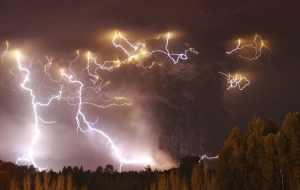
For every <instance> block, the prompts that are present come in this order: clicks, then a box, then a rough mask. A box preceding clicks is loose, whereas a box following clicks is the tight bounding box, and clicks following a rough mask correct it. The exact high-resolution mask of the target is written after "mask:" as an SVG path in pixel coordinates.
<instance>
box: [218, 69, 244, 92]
mask: <svg viewBox="0 0 300 190" xmlns="http://www.w3.org/2000/svg"><path fill="white" fill-rule="evenodd" d="M218 73H220V74H222V75H224V76H225V77H226V78H227V83H229V84H230V85H229V87H228V88H227V90H229V89H231V88H235V87H238V88H239V89H240V90H243V89H244V88H245V87H246V86H248V85H249V84H250V81H249V80H248V79H247V78H246V77H242V76H241V75H240V77H238V75H237V74H236V75H235V76H233V75H230V73H229V74H228V75H226V74H225V73H222V72H218ZM243 80H245V81H246V83H245V84H244V85H241V82H242V81H243Z"/></svg>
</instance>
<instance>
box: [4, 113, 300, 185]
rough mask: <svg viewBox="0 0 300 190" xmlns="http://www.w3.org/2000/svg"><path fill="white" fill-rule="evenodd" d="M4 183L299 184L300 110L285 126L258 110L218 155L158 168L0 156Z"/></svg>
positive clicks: (189, 159) (290, 117)
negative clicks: (27, 161)
mask: <svg viewBox="0 0 300 190" xmlns="http://www.w3.org/2000/svg"><path fill="white" fill-rule="evenodd" d="M0 189H11V190H21V189H22V190H34V189H35V190H54V189H55V190H86V189H92V190H94V189H99V190H101V189H103V190H110V189H111V190H115V189H118V190H119V189H122V190H131V189H136V190H190V189H191V190H227V189H228V190H229V189H237V190H238V189H245V190H254V189H255V190H260V189H262V190H277V189H278V190H284V189H285V190H289V189H290V190H296V189H300V114H299V113H298V112H296V113H293V114H292V113H288V114H287V115H286V117H285V120H284V121H283V124H282V127H281V128H279V127H278V125H277V124H276V123H275V122H274V121H273V120H272V119H270V120H268V121H267V122H264V121H263V120H262V119H261V118H259V117H256V116H254V117H253V119H252V120H251V121H250V122H249V123H248V131H247V134H245V135H243V134H242V131H241V129H240V128H239V127H237V126H236V127H234V128H233V129H232V132H231V135H230V136H229V137H228V139H227V140H226V141H225V142H224V146H223V148H222V149H221V151H220V153H219V156H218V158H217V166H216V168H215V169H209V167H208V164H207V161H206V160H205V159H204V160H201V159H200V157H196V156H191V155H187V156H185V157H183V158H182V159H181V160H180V165H179V167H178V168H172V169H169V170H164V171H158V170H156V169H155V170H152V168H151V166H149V165H148V166H147V167H145V170H143V171H128V172H121V173H119V172H117V171H114V168H113V166H112V165H106V167H105V168H103V167H101V166H98V168H97V169H96V170H95V171H90V170H87V171H84V169H83V168H82V167H80V168H79V167H77V166H75V167H71V166H68V167H64V168H63V169H62V171H60V172H54V171H52V170H50V171H42V172H39V171H38V170H37V169H36V168H34V167H33V165H31V166H18V165H16V164H14V163H11V162H3V161H1V160H0Z"/></svg>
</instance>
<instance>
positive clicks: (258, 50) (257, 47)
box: [226, 34, 272, 64]
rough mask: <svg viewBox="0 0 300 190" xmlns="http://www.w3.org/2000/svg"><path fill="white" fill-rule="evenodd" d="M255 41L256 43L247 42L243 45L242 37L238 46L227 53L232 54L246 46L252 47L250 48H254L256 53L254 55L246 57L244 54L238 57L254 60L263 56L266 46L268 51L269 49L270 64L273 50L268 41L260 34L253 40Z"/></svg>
mask: <svg viewBox="0 0 300 190" xmlns="http://www.w3.org/2000/svg"><path fill="white" fill-rule="evenodd" d="M258 42H260V44H261V45H259V43H258ZM253 43H254V44H246V45H242V46H241V39H239V42H238V45H237V46H236V48H234V49H233V50H231V51H228V52H226V53H227V54H232V53H233V52H235V53H236V52H237V51H238V50H242V49H245V48H250V49H252V50H254V52H255V54H254V56H253V57H245V56H242V55H238V56H237V58H242V59H246V60H249V61H252V60H256V59H258V58H259V57H260V56H261V54H262V48H263V47H264V48H266V49H268V51H269V60H268V64H269V62H270V58H271V53H272V51H271V49H270V48H269V47H268V46H267V45H266V44H267V43H268V42H267V41H265V40H263V39H262V38H261V37H260V36H259V35H257V34H256V35H255V38H254V40H253Z"/></svg>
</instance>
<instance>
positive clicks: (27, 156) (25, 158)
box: [16, 52, 61, 171]
mask: <svg viewBox="0 0 300 190" xmlns="http://www.w3.org/2000/svg"><path fill="white" fill-rule="evenodd" d="M19 57H20V56H19V52H17V63H18V68H19V70H20V71H21V72H25V76H24V80H23V82H22V84H21V87H22V88H23V89H24V90H26V91H29V93H30V96H31V104H32V108H33V112H34V120H35V123H34V132H35V135H34V137H33V140H32V142H31V145H30V148H29V153H28V154H25V155H23V156H22V157H20V158H18V159H17V161H16V164H18V162H19V161H28V162H31V163H32V164H33V165H34V167H36V168H38V169H39V170H40V171H41V170H43V169H45V168H40V167H38V166H37V165H36V163H35V161H34V159H33V156H32V155H33V145H34V144H35V142H36V140H37V138H38V137H39V134H40V131H39V126H38V122H39V121H41V122H43V123H45V124H49V123H54V122H46V121H44V120H43V119H42V118H41V117H40V116H38V113H37V106H48V105H50V103H51V101H52V100H54V99H58V98H59V97H60V96H61V92H60V93H59V95H57V96H53V97H52V98H50V99H49V101H48V102H47V103H45V104H43V103H40V102H36V101H35V100H36V97H35V95H34V94H33V90H32V89H31V88H29V87H27V86H26V83H27V82H28V81H29V75H30V71H29V70H28V69H27V68H25V67H23V66H22V64H21V62H20V58H19Z"/></svg>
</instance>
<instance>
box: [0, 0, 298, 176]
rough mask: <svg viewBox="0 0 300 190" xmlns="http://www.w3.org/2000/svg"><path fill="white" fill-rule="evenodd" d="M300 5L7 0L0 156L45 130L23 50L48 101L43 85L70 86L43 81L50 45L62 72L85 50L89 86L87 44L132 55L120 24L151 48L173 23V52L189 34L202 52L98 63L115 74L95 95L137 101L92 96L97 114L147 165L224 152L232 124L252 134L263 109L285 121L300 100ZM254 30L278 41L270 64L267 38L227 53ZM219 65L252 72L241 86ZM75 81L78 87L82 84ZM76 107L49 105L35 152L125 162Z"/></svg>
mask: <svg viewBox="0 0 300 190" xmlns="http://www.w3.org/2000/svg"><path fill="white" fill-rule="evenodd" d="M299 6H300V3H298V1H271V0H266V1H259V0H254V1H247V2H244V1H238V0H230V1H222V0H201V1H174V0H173V1H133V0H132V1H113V0H110V1H107V0H104V1H79V0H74V1H57V2H54V1H50V0H49V1H30V2H29V1H28V2H25V1H14V0H12V1H5V2H1V3H0V50H1V52H2V51H4V50H5V49H6V44H5V41H8V42H9V45H10V47H9V49H8V53H7V55H6V57H5V58H4V62H3V64H2V65H0V76H1V80H2V79H3V81H2V83H1V86H0V87H1V91H0V97H1V98H0V122H1V125H0V159H2V160H5V161H12V162H15V161H16V159H17V158H18V157H20V156H22V155H23V154H26V153H28V151H29V147H30V144H31V142H32V138H33V136H34V134H35V133H34V130H33V129H34V114H33V109H32V106H31V97H30V96H29V93H28V91H24V89H22V88H20V84H21V83H22V77H19V78H18V79H17V80H16V78H15V77H14V76H13V75H11V74H9V69H12V70H13V71H14V73H18V72H19V71H18V68H17V61H16V58H15V52H16V50H17V49H18V50H19V51H20V53H21V62H22V64H24V65H26V66H28V65H29V63H30V61H31V60H33V61H32V63H33V64H32V67H31V68H30V69H31V70H32V75H31V76H30V83H29V87H31V88H33V89H34V93H35V94H36V95H37V96H39V97H38V98H37V101H41V102H43V101H44V102H45V100H43V99H42V98H43V97H44V98H45V97H49V96H51V94H52V93H53V94H55V95H56V94H57V89H58V90H59V89H60V86H59V84H52V83H51V82H49V81H46V82H45V83H44V84H45V85H47V86H48V87H51V88H55V89H56V91H55V90H53V91H51V90H48V91H46V88H44V87H42V88H39V89H38V88H37V87H39V86H40V85H41V83H39V82H41V81H43V77H44V73H43V72H42V71H43V65H45V64H47V59H46V56H48V57H52V58H53V61H52V64H53V65H52V68H51V75H52V76H53V77H54V78H56V79H58V78H59V77H60V76H59V72H60V71H59V70H60V68H65V70H66V69H67V68H68V66H69V62H68V61H67V60H74V59H75V58H76V50H79V51H80V57H79V59H78V60H77V61H76V62H75V63H74V64H73V65H74V71H75V72H76V73H77V74H78V76H80V77H79V78H80V80H81V81H82V82H84V85H85V86H89V85H91V84H90V83H91V82H90V81H89V78H88V77H87V73H86V72H83V73H82V74H81V69H83V68H84V67H86V64H87V59H86V56H87V54H86V52H87V51H90V52H91V54H92V56H95V57H97V61H98V62H104V61H106V60H116V59H124V58H125V54H124V53H123V52H122V51H121V50H120V48H119V49H118V48H115V47H114V46H113V44H112V43H111V41H112V38H113V36H114V32H115V31H116V30H117V31H121V32H122V34H123V35H124V36H125V37H126V38H127V39H128V40H130V42H132V43H138V42H143V43H145V44H146V45H147V47H148V48H150V49H152V50H153V49H156V48H158V49H164V45H165V42H166V34H167V33H168V32H171V39H170V45H169V48H170V49H172V50H174V52H182V51H184V49H186V48H187V46H186V44H189V47H194V48H195V50H197V51H198V52H199V54H198V55H194V54H192V53H188V56H189V59H188V60H185V61H180V62H179V63H177V64H173V63H172V62H170V59H166V57H165V56H163V55H159V54H157V55H153V56H152V57H149V58H145V59H144V60H143V61H142V64H143V65H146V66H150V65H151V63H152V62H156V63H161V64H154V66H153V67H151V68H150V69H143V68H142V67H138V66H136V65H134V64H124V65H121V66H120V67H119V68H116V69H114V71H113V72H102V71H101V72H99V73H98V74H99V76H101V78H102V79H103V80H104V82H108V81H109V82H110V83H109V85H107V86H106V87H105V88H102V89H101V91H100V93H102V94H103V96H102V97H101V98H100V99H98V100H96V101H95V102H96V103H103V101H104V103H103V104H105V101H108V100H109V101H113V100H112V99H113V97H121V96H122V97H125V99H124V100H121V103H124V102H130V103H132V105H131V106H123V107H110V108H107V109H102V108H100V109H99V108H94V107H92V106H85V107H83V111H84V113H85V114H86V116H87V119H89V120H90V121H95V120H96V118H97V117H98V118H99V121H98V123H97V124H96V125H95V126H94V127H95V128H97V129H100V130H103V131H104V132H106V133H107V134H108V135H109V136H110V137H111V138H112V140H113V141H114V143H115V145H116V147H118V149H119V150H120V154H121V155H122V157H124V158H126V159H134V158H137V157H150V158H151V159H152V160H153V162H152V163H139V164H123V170H136V169H137V170H140V169H143V168H144V167H145V166H146V165H147V164H150V165H152V166H153V167H156V168H159V169H167V168H170V167H172V166H176V163H177V162H178V160H179V159H180V158H181V157H183V156H184V155H186V154H194V155H199V156H201V155H204V154H207V155H208V156H215V155H216V154H217V153H218V152H219V151H220V148H221V147H222V145H223V142H224V140H226V139H227V137H228V135H229V134H230V131H231V129H232V128H233V126H239V127H240V128H241V129H242V130H243V132H244V134H245V133H246V131H247V123H248V121H249V120H251V119H252V117H253V116H254V115H256V116H259V117H261V118H262V119H264V120H265V121H267V120H268V119H269V118H273V119H274V120H275V121H276V122H277V124H278V125H279V126H281V124H282V121H283V119H284V117H285V115H286V114H287V113H288V112H295V111H300V110H299V106H300V101H299V99H300V75H299V74H298V73H299V71H300V61H299V51H300V45H299V42H300V30H299V18H300V13H299V9H298V7H299ZM255 34H258V35H260V36H261V37H262V38H263V39H264V40H266V41H267V42H268V47H269V48H270V49H271V50H272V53H271V58H270V61H269V64H268V53H269V52H268V51H267V49H264V50H263V54H262V56H261V57H260V58H259V59H257V60H254V61H251V62H249V61H246V60H242V59H237V54H232V55H226V53H225V52H226V51H229V50H231V49H233V48H234V47H236V45H237V40H238V39H239V38H241V39H242V42H243V40H245V41H249V42H250V41H251V40H253V38H254V37H255ZM120 41H121V40H120ZM244 53H245V52H244ZM250 53H251V50H249V52H246V54H250ZM37 60H39V61H40V63H41V64H39V63H36V62H37ZM149 64H150V65H149ZM41 65H42V66H41ZM94 66H95V65H94ZM91 67H93V66H91ZM219 71H222V72H226V73H228V72H231V73H232V74H235V73H239V74H243V75H244V76H246V77H247V78H248V79H249V80H250V81H251V84H250V85H249V86H247V87H246V88H245V89H244V90H242V91H240V90H238V89H231V90H227V89H226V87H227V85H228V84H227V83H226V80H225V78H224V77H223V76H222V75H220V74H218V72H219ZM66 73H67V71H66ZM68 74H70V73H68ZM11 86H12V87H11ZM12 89H15V91H13V90H12ZM69 90H75V91H76V88H75V87H74V86H72V85H71V86H69ZM53 94H52V95H53ZM97 101H98V102H97ZM122 101H123V102H122ZM77 108H78V107H77V106H70V105H68V104H67V102H66V101H63V100H61V101H54V102H53V104H51V106H50V107H47V108H39V109H38V111H39V114H40V115H41V116H42V117H43V119H45V120H55V121H56V124H49V125H45V124H41V123H39V130H40V132H41V133H40V136H39V138H38V139H37V141H36V143H35V144H34V145H33V150H34V153H33V156H34V159H35V161H36V164H37V165H38V166H40V167H45V166H47V165H49V167H50V168H53V169H54V170H56V171H58V170H61V169H62V167H63V166H64V165H65V166H68V165H71V166H75V165H77V166H80V165H82V166H83V167H84V168H85V169H91V170H95V169H96V167H97V166H98V165H102V166H105V165H106V164H113V165H114V166H115V168H118V166H119V163H120V162H119V160H118V159H117V158H116V155H115V152H114V151H113V149H112V148H111V146H109V145H108V146H107V148H106V144H107V139H105V138H104V137H103V136H102V135H100V134H99V133H95V132H90V133H81V132H78V133H77V130H76V120H75V119H74V117H75V115H76V109H77ZM85 127H86V126H85ZM83 128H84V126H83ZM21 164H28V163H26V162H22V163H21Z"/></svg>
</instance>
